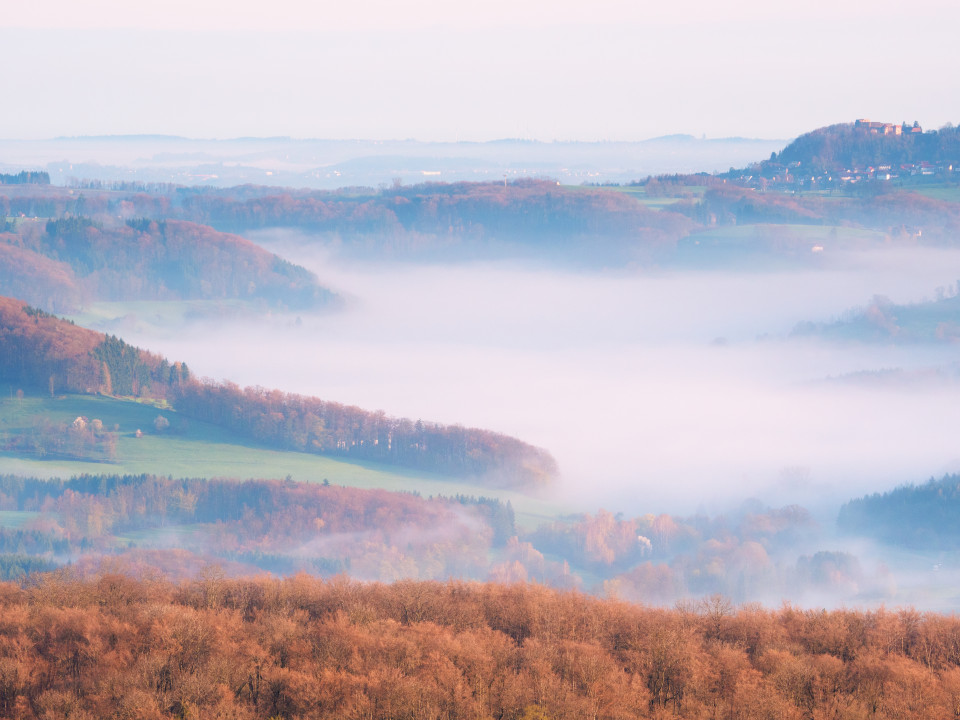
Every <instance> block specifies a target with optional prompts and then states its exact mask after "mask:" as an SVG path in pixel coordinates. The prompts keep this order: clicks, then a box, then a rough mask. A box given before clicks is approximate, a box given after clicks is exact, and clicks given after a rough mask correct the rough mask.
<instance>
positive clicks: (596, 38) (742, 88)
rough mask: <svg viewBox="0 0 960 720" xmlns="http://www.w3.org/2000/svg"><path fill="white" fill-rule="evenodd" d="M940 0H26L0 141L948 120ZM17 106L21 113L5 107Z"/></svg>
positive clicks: (466, 136)
mask: <svg viewBox="0 0 960 720" xmlns="http://www.w3.org/2000/svg"><path fill="white" fill-rule="evenodd" d="M958 26H960V5H958V4H957V3H956V2H954V1H953V0H918V1H917V2H912V3H910V4H908V5H904V4H903V3H902V2H894V1H893V0H874V1H872V2H866V1H863V0H854V1H850V0H846V1H844V0H840V1H839V2H838V1H836V0H834V1H833V2H829V1H828V0H811V1H809V2H805V3H770V2H764V1H761V0H741V1H739V2H726V3H717V2H715V0H682V1H680V2H672V3H649V2H634V1H631V2H627V1H625V0H597V1H596V2H591V3H584V2H582V0H576V1H575V0H549V1H548V0H521V1H519V2H518V1H517V0H487V1H486V2H484V3H451V2H449V1H448V0H446V1H445V0H412V1H408V2H404V3H399V2H396V1H395V0H360V1H358V2H351V3H332V2H329V1H326V2H315V3H306V2H297V1H296V0H274V1H272V2H270V3H263V2H262V1H260V0H258V1H257V2H253V1H252V0H231V1H230V2H222V1H220V0H213V1H211V0H206V1H204V0H167V1H165V2H162V3H160V2H154V1H152V0H150V1H146V2H142V3H130V2H128V1H121V0H85V2H82V3H78V2H76V0H33V1H32V2H30V3H7V6H6V7H4V9H3V11H2V12H0V45H2V47H3V48H4V54H5V56H6V57H7V58H17V59H18V60H17V61H16V62H5V63H3V64H2V66H0V85H2V87H3V89H4V97H5V103H4V105H5V108H6V109H7V110H8V111H7V112H4V113H3V114H2V116H0V138H6V139H11V138H14V139H20V138H22V139H40V138H49V137H58V136H76V135H100V134H105V135H111V134H173V135H182V136H186V137H196V138H230V137H249V136H258V137H272V136H290V137H298V138H333V139H351V138H363V139H375V140H376V139H383V140H386V139H405V138H410V139H416V140H423V141H429V140H440V141H454V140H478V141H482V140H493V139H499V138H525V139H536V140H543V141H555V140H582V141H604V140H610V141H612V140H627V141H632V140H643V139H647V138H651V137H657V136H661V135H667V134H673V133H689V134H692V135H696V136H698V137H699V136H703V135H705V136H707V137H712V138H715V137H732V136H741V137H758V138H791V137H795V136H796V135H799V134H800V133H803V132H806V131H808V130H811V129H813V128H816V127H821V126H823V125H827V124H831V123H835V122H849V121H852V120H853V119H855V118H857V117H869V118H871V119H879V120H884V121H888V122H900V121H904V120H906V121H909V122H913V121H914V120H918V121H920V123H921V124H922V125H924V126H925V127H928V128H931V127H932V128H935V127H940V126H942V125H944V124H945V123H947V122H954V123H957V122H960V92H958V91H960V75H958V74H957V73H954V72H951V71H950V68H952V67H953V63H954V52H953V48H954V47H955V28H956V27H958ZM11 110H12V111H11Z"/></svg>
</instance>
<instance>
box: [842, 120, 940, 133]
mask: <svg viewBox="0 0 960 720" xmlns="http://www.w3.org/2000/svg"><path fill="white" fill-rule="evenodd" d="M853 126H854V127H855V128H856V129H857V130H863V131H864V132H868V133H870V134H871V135H903V134H908V135H911V134H913V133H922V132H923V128H922V127H920V123H918V122H914V123H913V125H907V123H903V125H897V124H896V123H882V122H872V121H870V120H867V119H866V118H860V119H858V120H857V121H856V122H855V123H854V124H853Z"/></svg>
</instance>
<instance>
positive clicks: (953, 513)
mask: <svg viewBox="0 0 960 720" xmlns="http://www.w3.org/2000/svg"><path fill="white" fill-rule="evenodd" d="M958 517H960V475H945V476H944V477H942V478H941V479H940V480H934V479H933V478H931V479H930V480H929V481H928V482H926V483H925V484H923V485H906V486H904V487H899V488H897V489H895V490H891V491H890V492H886V493H883V494H879V493H875V494H873V495H867V496H865V497H862V498H858V499H856V500H851V501H850V502H848V503H846V504H845V505H844V506H843V507H842V508H840V515H839V518H838V520H837V522H838V524H839V526H840V529H841V530H844V531H846V532H849V533H851V534H856V535H862V536H865V537H870V538H873V539H875V540H879V541H881V542H885V543H889V544H891V545H899V546H903V547H909V548H914V549H918V550H951V551H956V550H957V549H960V524H958V523H957V518H958Z"/></svg>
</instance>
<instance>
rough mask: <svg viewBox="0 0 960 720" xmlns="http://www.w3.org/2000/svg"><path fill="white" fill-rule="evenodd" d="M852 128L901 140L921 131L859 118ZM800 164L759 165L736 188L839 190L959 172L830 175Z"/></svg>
mask: <svg viewBox="0 0 960 720" xmlns="http://www.w3.org/2000/svg"><path fill="white" fill-rule="evenodd" d="M853 128H854V130H855V131H856V132H861V133H864V134H868V135H889V136H903V135H915V134H922V133H923V128H922V127H920V123H918V122H914V123H913V125H909V124H907V123H903V124H902V125H897V124H895V123H883V122H873V121H871V120H867V119H865V118H861V119H859V120H857V121H856V122H854V124H853ZM804 165H805V164H804V163H801V162H799V161H795V162H790V163H783V164H780V163H776V162H773V158H771V162H769V163H763V164H762V165H761V166H759V167H755V168H753V169H754V170H756V171H757V173H756V174H755V175H743V176H741V177H740V178H739V179H738V181H739V183H740V184H743V185H746V186H748V187H755V188H759V189H766V188H770V189H780V190H788V191H789V190H800V189H816V188H819V189H829V188H841V187H844V186H848V185H853V184H856V183H863V182H873V181H881V182H886V181H889V180H897V179H905V178H915V179H919V180H922V179H923V178H926V177H929V178H930V179H931V180H934V179H936V180H940V179H947V178H952V177H953V173H954V168H955V167H956V168H957V169H958V170H960V165H958V164H955V163H949V162H940V163H937V162H929V161H926V160H924V161H920V162H911V163H902V164H884V165H881V164H878V165H876V166H873V165H869V166H865V167H856V166H855V167H848V168H839V167H838V168H835V169H833V170H832V171H829V170H828V171H824V170H823V169H821V168H816V169H813V168H808V167H804Z"/></svg>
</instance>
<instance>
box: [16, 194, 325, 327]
mask: <svg viewBox="0 0 960 720" xmlns="http://www.w3.org/2000/svg"><path fill="white" fill-rule="evenodd" d="M0 286H2V287H3V288H4V289H5V291H6V292H8V293H10V294H14V295H17V296H18V297H23V298H25V299H26V300H27V301H28V302H30V303H32V304H34V305H37V306H39V307H43V308H44V309H46V310H49V311H53V312H69V311H71V310H75V309H77V308H78V307H79V306H80V305H82V304H83V303H84V302H85V301H86V300H89V299H96V300H108V301H109V300H192V299H237V300H247V301H253V302H255V303H259V304H263V305H266V306H268V307H281V308H288V309H306V308H315V307H319V306H323V305H325V304H328V303H330V302H331V301H333V300H334V299H335V296H334V294H333V293H332V292H330V291H329V290H328V289H326V288H324V287H322V286H321V285H320V283H319V281H318V280H317V278H316V276H315V275H314V274H313V273H311V272H309V271H307V270H305V269H304V268H302V267H299V266H297V265H293V264H292V263H289V262H287V261H285V260H283V259H282V258H279V257H277V256H276V255H273V254H272V253H269V252H267V251H266V250H264V249H262V248H260V247H259V246H257V245H255V244H253V243H252V242H250V241H249V240H246V239H244V238H241V237H239V236H236V235H230V234H227V233H222V232H217V231H215V230H213V229H212V228H210V227H206V226H203V225H198V224H196V223H192V222H185V221H181V220H160V221H159V222H157V221H152V220H149V219H145V218H132V219H128V220H127V221H126V222H121V221H119V220H117V219H116V216H112V217H107V216H99V219H94V218H91V217H89V216H87V215H74V214H70V213H69V211H65V214H64V215H63V216H61V217H55V218H53V219H49V220H46V221H43V220H33V219H25V218H24V219H20V220H19V221H17V222H9V221H6V220H4V221H3V227H0Z"/></svg>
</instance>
